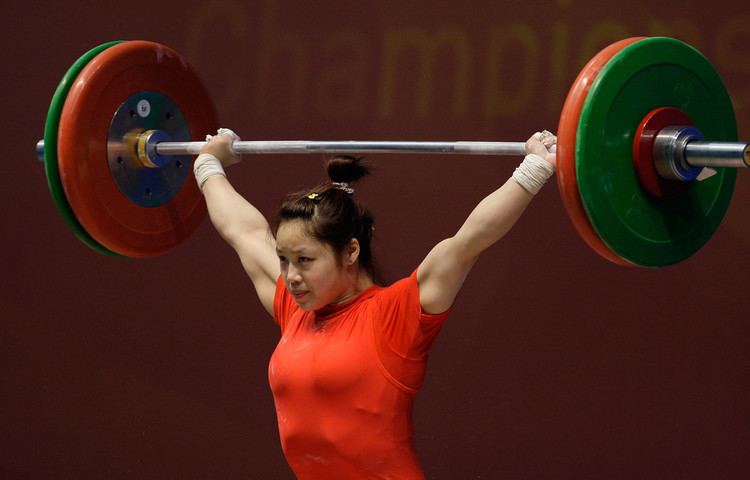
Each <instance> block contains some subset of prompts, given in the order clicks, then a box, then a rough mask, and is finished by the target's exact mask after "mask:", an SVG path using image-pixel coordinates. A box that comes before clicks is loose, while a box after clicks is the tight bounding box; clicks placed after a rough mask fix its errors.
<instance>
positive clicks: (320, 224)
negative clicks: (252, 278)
mask: <svg viewBox="0 0 750 480" xmlns="http://www.w3.org/2000/svg"><path fill="white" fill-rule="evenodd" d="M325 169H326V172H327V173H328V178H329V180H330V181H328V182H324V183H321V184H319V185H318V186H317V187H315V188H313V189H312V190H306V191H301V192H296V193H292V194H291V195H288V196H287V197H286V198H285V199H284V201H283V202H282V204H281V206H280V207H279V211H278V215H277V221H276V226H275V228H274V235H275V234H276V233H277V232H278V230H279V227H280V226H281V224H282V223H284V222H288V221H290V220H302V221H304V222H305V223H306V225H307V228H308V230H309V232H310V234H311V235H312V236H313V237H314V238H315V239H316V240H318V241H320V242H322V243H325V244H327V245H329V246H330V247H331V248H332V249H333V251H334V252H335V253H337V254H341V253H343V252H344V251H345V249H346V247H347V246H348V245H349V242H350V241H351V240H352V239H353V238H356V239H357V241H358V242H359V248H360V252H359V265H360V267H361V268H362V269H364V270H365V271H366V272H367V273H368V274H369V275H370V278H371V279H373V280H377V279H378V277H379V275H378V274H377V271H376V268H375V265H374V260H373V255H372V233H373V230H374V228H373V224H374V221H375V219H374V217H373V215H372V213H371V212H370V210H369V209H367V208H366V207H365V206H364V205H361V204H360V203H359V202H358V201H357V200H356V199H355V198H354V191H353V189H352V186H353V185H354V184H355V183H356V182H357V181H358V180H360V179H361V178H363V177H365V176H367V175H369V174H370V172H371V168H370V167H369V165H367V164H366V163H365V161H364V159H363V158H362V157H351V156H337V157H333V158H331V159H329V160H327V161H326V163H325Z"/></svg>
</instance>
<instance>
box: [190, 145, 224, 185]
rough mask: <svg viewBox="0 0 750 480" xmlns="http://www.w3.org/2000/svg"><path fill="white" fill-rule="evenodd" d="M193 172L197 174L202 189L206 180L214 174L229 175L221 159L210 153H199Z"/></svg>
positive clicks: (197, 180)
mask: <svg viewBox="0 0 750 480" xmlns="http://www.w3.org/2000/svg"><path fill="white" fill-rule="evenodd" d="M193 173H194V174H195V181H196V182H198V188H201V189H202V188H203V184H204V183H206V180H208V177H212V176H214V175H221V176H223V177H226V176H227V174H226V173H224V168H223V167H222V166H221V162H220V161H219V159H218V158H216V157H214V156H213V155H211V154H210V153H201V154H200V155H198V158H196V159H195V162H193Z"/></svg>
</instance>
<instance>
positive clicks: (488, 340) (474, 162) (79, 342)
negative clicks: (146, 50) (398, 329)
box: [0, 0, 750, 479]
mask: <svg viewBox="0 0 750 480" xmlns="http://www.w3.org/2000/svg"><path fill="white" fill-rule="evenodd" d="M747 5H748V4H747V3H746V2H745V1H742V0H734V1H718V2H710V3H706V2H697V1H693V0H688V1H684V2H646V1H632V0H628V1H623V2H618V3H614V2H611V3H610V2H606V4H605V2H595V1H592V0H585V1H584V0H557V1H544V2H521V1H509V2H502V1H494V2H491V1H477V2H436V1H427V0H419V1H413V2H396V1H390V0H386V1H379V2H343V1H338V2H291V1H289V2H285V1H281V0H259V1H256V2H241V1H236V0H220V1H219V0H217V1H211V0H208V1H205V2H195V3H194V4H190V2H176V1H173V2H166V1H165V2H145V1H130V2H111V3H106V2H94V1H84V0H78V1H75V2H52V1H45V2H32V3H29V2H15V3H11V4H9V5H5V6H4V7H3V14H2V15H3V24H4V28H3V29H2V33H1V34H0V35H2V45H3V49H2V50H3V53H2V55H3V75H2V82H3V85H2V97H3V106H4V112H3V115H2V116H1V119H0V121H1V122H2V130H0V131H2V132H3V136H4V139H3V143H4V148H3V161H2V162H0V172H1V173H2V175H1V176H0V178H2V180H3V184H4V185H3V188H2V189H0V208H2V224H1V225H2V227H1V228H2V235H1V236H0V239H1V242H2V243H1V244H0V245H1V246H2V248H1V249H0V252H1V253H0V255H2V259H1V262H0V265H2V270H3V271H2V276H0V278H1V280H0V317H1V318H2V321H0V360H1V363H0V365H1V368H2V382H1V383H0V388H1V389H2V390H0V422H1V423H0V425H2V435H1V436H0V438H1V439H2V440H1V442H2V443H1V444H0V477H2V478H8V479H16V478H18V479H22V478H34V479H36V478H76V479H88V478H91V479H94V478H113V479H116V478H118V479H119V478H196V479H197V478H201V479H203V478H226V479H229V478H263V479H289V478H293V477H292V474H291V472H290V470H289V469H288V467H287V466H286V463H285V461H284V458H283V456H282V453H281V450H280V447H279V442H278V436H277V432H276V425H275V414H274V409H273V400H272V397H271V395H270V392H269V389H268V386H267V381H266V365H267V361H268V358H269V356H270V354H271V352H272V351H273V348H274V346H275V342H276V340H277V338H278V332H277V330H276V328H275V326H274V324H273V323H272V321H271V320H270V319H269V318H267V316H266V314H265V313H264V312H263V311H262V309H261V308H260V306H259V305H258V302H257V300H256V298H255V295H254V291H253V289H252V286H251V285H250V283H249V281H248V280H247V279H246V277H245V275H244V273H243V271H242V269H241V267H240V265H239V263H238V261H237V260H236V258H235V256H234V254H233V252H232V251H231V250H230V249H229V248H228V247H227V246H226V245H225V244H223V243H222V241H221V240H220V239H219V238H218V236H217V235H216V234H215V232H214V231H213V230H212V228H211V226H210V225H209V224H208V222H204V224H203V225H202V226H201V228H200V229H199V230H198V232H197V233H196V234H195V235H194V236H193V237H192V238H191V239H190V240H189V241H188V242H186V243H185V244H184V245H182V246H180V247H178V248H177V249H175V250H174V251H173V252H170V253H169V254H167V255H164V256H161V257H158V258H154V259H150V260H141V261H136V260H116V259H112V258H108V257H104V256H101V255H99V254H97V253H95V252H93V251H91V250H89V249H88V248H87V247H85V246H84V245H83V244H82V243H80V242H79V241H78V240H76V239H75V238H74V236H73V235H72V234H71V233H70V232H69V231H68V230H67V228H66V227H65V225H64V223H63V221H62V220H61V218H60V217H59V215H58V214H57V211H56V210H55V207H54V206H53V203H52V201H51V199H50V195H49V193H48V191H47V186H46V182H45V179H44V172H43V168H42V165H41V164H40V163H38V162H37V161H36V160H35V158H34V144H35V143H36V141H37V140H38V139H39V138H41V136H42V128H43V123H44V118H45V114H46V110H47V108H48V105H49V100H50V98H51V95H52V92H53V91H54V89H55V87H56V85H57V83H58V82H59V80H60V78H61V76H62V74H63V73H64V72H65V71H66V70H67V68H68V67H69V65H70V64H71V63H72V62H73V61H74V60H75V59H76V58H77V57H78V56H79V55H80V54H82V53H83V52H85V51H86V50H88V49H90V48H92V47H93V46H95V45H98V44H100V43H102V42H105V41H108V40H112V39H149V40H154V41H158V42H161V43H164V44H167V45H169V46H171V47H173V48H175V49H177V50H178V51H180V52H182V53H183V54H184V55H185V56H186V58H187V59H188V60H189V62H190V63H192V64H193V66H194V67H195V68H196V69H197V71H199V72H200V74H201V76H202V78H203V79H204V81H205V83H206V85H207V87H208V89H209V91H210V92H211V94H212V96H213V98H214V100H215V104H216V106H217V109H218V110H219V112H220V115H221V120H222V124H223V125H226V126H230V127H232V128H234V129H235V130H236V131H238V132H239V133H240V134H241V135H242V136H243V137H244V138H245V139H269V140H271V139H342V140H345V139H393V140H398V139H407V140H428V139H430V140H459V139H460V140H523V139H525V138H526V137H527V136H528V135H529V134H530V133H531V132H533V131H535V130H539V129H541V128H548V129H551V130H554V129H556V125H557V119H558V116H559V112H560V109H561V106H562V101H563V99H564V97H565V94H566V92H567V89H568V86H569V85H570V83H571V82H572V81H573V79H574V78H575V76H576V74H577V72H578V71H579V69H580V68H581V67H582V66H583V64H584V63H585V61H586V60H587V59H588V58H590V57H591V56H592V55H593V54H594V53H595V52H596V51H597V50H598V49H600V48H602V47H603V46H605V45H607V44H608V43H610V42H612V41H614V40H617V39H620V38H623V37H627V36H631V35H671V36H676V37H678V38H681V39H683V40H686V41H688V42H690V43H692V44H693V45H695V46H696V47H698V48H699V49H700V50H701V51H703V52H704V54H705V55H706V56H707V57H708V58H709V59H711V60H712V62H714V64H715V66H716V68H717V70H718V71H719V72H720V74H721V75H722V76H723V78H724V79H725V82H726V85H727V87H728V89H729V91H730V93H731V95H732V97H733V100H734V104H735V108H736V114H737V121H738V125H739V132H740V138H743V139H745V140H748V139H750V67H749V66H748V65H750V46H748V45H750V29H748V26H749V25H750V7H748V6H747ZM420 42H421V43H420ZM424 42H427V43H424ZM441 42H443V43H441ZM411 44H413V45H415V47H413V48H409V47H406V48H404V49H403V50H400V49H399V47H398V46H399V45H411ZM429 45H433V47H434V48H435V50H434V56H432V57H430V56H429V55H426V56H425V55H422V53H424V52H426V51H428V50H420V48H421V49H424V48H427V49H429V48H430V47H429ZM419 52H422V53H419ZM103 114H107V113H106V112H103ZM110 114H111V113H110ZM321 160H322V158H320V157H305V158H303V157H283V156H275V157H258V158H247V159H246V160H245V161H244V163H243V164H241V165H240V166H237V167H233V168H232V169H231V172H230V176H231V178H232V180H233V181H234V183H235V184H236V185H237V186H238V188H239V189H240V190H241V191H242V192H243V193H244V194H245V195H246V196H247V197H248V198H249V199H251V200H252V201H253V202H254V203H256V204H257V205H258V206H259V207H260V208H261V209H262V210H263V211H265V212H267V213H268V214H269V215H272V213H273V209H274V206H275V205H276V204H277V203H278V201H279V200H280V198H281V197H282V195H283V193H285V192H287V191H290V190H294V189H297V188H301V187H303V186H306V185H311V184H314V183H316V182H317V181H318V180H320V179H321V177H322V174H323V171H322V169H321V168H320V164H321ZM374 160H375V162H376V165H377V173H376V175H375V176H374V177H373V178H371V179H369V180H367V181H366V182H365V183H363V184H362V185H361V186H360V188H359V189H358V192H357V195H358V196H359V197H360V198H361V199H362V200H364V201H366V202H367V203H368V204H369V205H370V206H371V208H372V209H373V210H374V212H375V214H376V216H377V230H376V249H377V254H378V256H379V259H380V263H381V264H382V265H383V267H384V271H385V274H386V277H387V279H388V280H389V281H392V280H394V279H396V278H398V277H400V276H402V275H406V274H408V273H409V272H410V271H411V270H412V269H413V268H414V267H415V266H416V265H417V264H418V263H419V261H420V260H421V259H422V258H423V256H424V255H425V254H426V253H427V252H428V251H429V249H430V248H431V247H432V246H433V245H434V244H435V243H436V242H438V241H439V240H440V239H442V238H444V237H445V236H448V235H451V234H452V233H453V232H454V231H455V230H456V229H457V228H458V226H459V225H460V223H461V222H462V220H463V219H464V218H465V216H466V215H467V214H468V213H469V211H470V210H471V208H473V206H474V205H475V204H476V203H477V202H478V201H479V200H480V199H481V198H482V197H483V196H484V195H486V194H487V193H489V192H490V191H492V190H493V189H494V188H496V187H497V186H499V185H500V184H501V183H502V182H504V181H505V179H506V178H508V176H509V175H510V173H511V172H512V170H513V168H514V167H515V165H516V164H517V162H518V159H509V158H500V159H497V158H483V157H482V158H480V157H462V158H447V157H430V156H417V157H412V156H409V157H398V156H383V157H377V158H375V159H374ZM738 177H739V178H738V181H737V186H736V190H735V196H734V200H733V202H732V205H731V207H730V209H729V211H728V213H727V215H726V217H725V219H724V222H723V223H722V225H721V227H720V228H719V229H718V231H717V232H716V234H715V235H714V237H713V238H712V239H711V241H710V242H709V243H708V244H707V245H706V246H705V247H704V248H703V249H702V250H701V251H699V252H698V253H697V254H696V255H695V256H693V257H692V258H690V259H688V260H687V261H685V262H683V263H681V264H679V265H676V266H673V267H670V268H665V269H658V270H645V269H627V268H623V267H618V266H615V265H613V264H610V263H608V262H607V261H605V260H603V259H601V258H599V257H598V256H597V255H596V254H594V253H593V252H592V251H591V250H589V249H588V248H587V247H586V246H585V244H584V243H583V241H582V240H580V239H579V238H578V236H577V234H576V232H575V231H574V229H573V227H572V225H571V223H570V222H569V220H568V219H567V218H566V215H565V213H564V210H563V208H562V204H561V202H560V200H559V196H558V193H557V191H556V188H555V186H554V185H549V186H548V187H546V188H545V190H544V191H543V192H542V193H541V194H540V195H539V196H538V198H537V199H536V200H535V201H534V202H533V204H532V205H531V207H530V208H529V210H528V211H527V213H526V215H525V216H524V217H523V218H522V220H521V221H520V222H519V223H518V225H517V226H516V228H515V229H514V230H513V231H512V232H511V233H510V234H509V235H508V236H507V237H506V238H504V239H503V240H502V241H501V242H500V243H499V244H498V245H496V246H494V247H493V248H491V249H490V250H489V251H487V252H486V254H484V255H483V256H482V258H481V261H480V263H479V264H478V265H477V266H476V268H475V269H474V271H473V272H472V274H471V276H470V277H469V279H468V280H467V282H466V284H465V287H464V289H463V291H462V293H461V295H460V296H459V298H458V300H457V302H456V305H455V309H454V312H453V314H452V316H451V318H450V320H449V321H448V323H447V324H446V326H445V329H444V331H443V332H442V334H441V337H440V338H439V340H438V342H437V343H436V345H435V348H434V352H433V354H432V357H431V361H430V366H429V371H428V376H427V379H426V383H425V385H424V388H423V390H422V391H421V393H420V396H419V399H418V402H417V406H416V411H415V423H416V432H417V433H416V442H417V446H418V450H419V455H420V457H421V459H422V463H423V465H424V468H425V470H426V472H427V476H428V478H431V479H458V478H484V479H495V478H513V479H569V478H592V479H594V478H596V479H601V478H607V479H634V478H639V479H665V478H673V479H705V478H722V479H740V478H748V477H749V476H750V466H748V463H747V455H748V452H749V451H750V416H749V415H748V411H747V406H748V405H749V404H750V395H748V390H749V387H750V354H749V353H748V345H750V321H748V320H749V318H748V317H749V315H748V305H750V300H748V286H750V253H748V250H750V215H749V214H748V213H747V212H748V209H747V208H746V205H747V201H748V199H750V172H747V171H743V172H740V173H739V176H738Z"/></svg>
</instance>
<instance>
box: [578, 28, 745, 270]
mask: <svg viewBox="0 0 750 480" xmlns="http://www.w3.org/2000/svg"><path fill="white" fill-rule="evenodd" d="M657 107H674V108H677V109H680V110H681V111H682V112H684V113H685V114H687V115H688V116H689V117H690V118H691V119H692V120H693V122H694V125H695V126H696V127H697V128H698V129H700V130H701V131H702V132H703V134H704V135H705V138H706V139H707V140H714V141H736V139H737V126H736V122H735V117H734V110H733V108H732V103H731V100H730V98H729V95H728V94H727V91H726V89H725V87H724V84H723V83H722V81H721V78H720V77H719V75H718V74H717V73H716V71H715V70H714V69H713V67H712V66H711V64H710V63H709V62H708V60H706V58H705V57H703V55H701V53H700V52H698V51H697V50H695V49H694V48H693V47H691V46H689V45H687V44H685V43H683V42H680V41H678V40H675V39H671V38H664V37H655V38H648V39H644V40H641V41H639V42H636V43H634V44H632V45H629V46H627V47H625V48H624V49H622V50H621V51H620V52H618V53H617V54H616V55H615V56H614V57H613V58H612V59H611V60H610V61H609V62H608V63H607V64H606V65H605V66H604V68H603V69H602V71H601V72H600V73H599V75H598V76H597V77H596V80H595V81H594V84H593V85H592V86H591V89H590V91H589V94H588V96H587V98H586V101H585V102H584V105H583V110H582V112H581V117H580V123H579V126H578V139H579V142H578V144H577V145H576V175H577V177H578V185H579V191H580V194H581V199H582V201H583V204H584V208H585V209H586V213H587V214H588V216H589V219H590V220H591V224H592V225H593V227H594V229H595V230H596V232H597V233H598V234H599V236H600V237H601V238H602V240H603V241H604V243H605V244H606V245H607V246H608V247H609V248H611V249H612V251H614V252H615V253H616V254H617V255H619V256H621V257H622V258H623V259H626V260H628V261H630V262H632V263H634V264H636V265H640V266H644V267H660V266H665V265H671V264H674V263H677V262H680V261H682V260H684V259H685V258H687V257H689V256H690V255H692V254H693V253H695V252H696V251H697V250H698V249H700V248H701V247H702V246H703V245H704V244H705V243H706V242H707V241H708V239H709V238H710V237H711V235H713V233H714V231H715V230H716V228H717V227H718V226H719V223H720V222H721V220H722V218H723V216H724V213H725V212H726V209H727V207H728V205H729V200H730V197H731V195H732V190H733V187H734V180H735V176H736V171H735V170H734V169H719V173H718V174H717V175H714V176H713V177H711V178H709V179H707V180H705V181H702V182H693V184H692V185H691V187H690V188H688V189H686V191H685V192H684V193H682V194H680V195H678V196H676V197H673V198H664V199H657V198H654V197H653V196H651V195H649V194H648V193H646V191H645V190H644V189H642V188H641V186H640V185H639V183H638V178H637V175H636V172H635V168H634V166H633V156H632V155H633V154H632V151H633V138H634V135H635V133H636V130H637V129H638V125H639V123H640V122H641V120H642V119H643V118H644V117H645V116H646V115H647V114H648V113H649V112H650V111H651V110H653V109H654V108H657Z"/></svg>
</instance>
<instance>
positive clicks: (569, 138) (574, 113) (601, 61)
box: [556, 37, 645, 266]
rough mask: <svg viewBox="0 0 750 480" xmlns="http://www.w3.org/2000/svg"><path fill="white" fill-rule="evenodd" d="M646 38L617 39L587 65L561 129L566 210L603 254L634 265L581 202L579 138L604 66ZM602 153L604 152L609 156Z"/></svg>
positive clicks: (563, 115) (559, 179) (573, 89)
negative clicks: (583, 116)
mask: <svg viewBox="0 0 750 480" xmlns="http://www.w3.org/2000/svg"><path fill="white" fill-rule="evenodd" d="M643 38H645V37H632V38H626V39H624V40H620V41H619V42H615V43H613V44H611V45H609V46H608V47H606V48H604V49H603V50H601V51H600V52H599V53H597V54H596V55H595V56H594V57H593V58H592V59H591V60H589V62H588V63H587V64H586V65H585V66H584V67H583V69H582V70H581V72H580V73H579V74H578V77H577V78H576V80H575V82H573V86H572V87H571V88H570V91H569V92H568V96H567V98H566V99H565V104H564V105H563V109H562V113H561V114H560V124H559V125H558V128H557V154H556V156H557V186H558V188H559V189H560V196H561V197H562V200H563V205H564V206H565V210H566V211H567V212H568V216H569V217H570V219H571V221H572V222H573V226H575V228H576V231H578V234H579V235H580V236H581V238H583V240H584V241H585V242H586V243H587V244H588V245H589V247H591V248H592V249H593V250H594V251H596V252H597V253H598V254H599V255H601V256H602V257H604V258H606V259H607V260H610V261H611V262H614V263H616V264H618V265H625V266H633V264H632V263H630V262H628V261H627V260H625V259H623V258H621V257H620V256H619V255H617V254H616V253H614V252H613V251H612V250H610V249H609V247H607V246H606V245H605V244H604V242H603V241H602V239H601V238H600V237H599V235H598V234H597V233H596V231H595V230H594V228H593V227H592V226H591V222H590V221H589V217H588V215H587V214H586V210H585V209H584V207H583V203H582V202H581V197H580V195H579V193H578V181H577V180H576V140H577V136H578V134H577V132H578V123H579V120H580V117H581V110H582V109H583V102H584V100H586V95H587V94H588V92H589V89H590V88H591V84H592V83H593V82H594V79H595V78H596V76H597V75H598V74H599V72H600V71H601V69H602V67H603V66H604V65H606V64H607V62H609V60H610V59H611V58H612V57H613V56H614V55H615V54H616V53H617V52H619V51H620V50H622V49H623V48H625V47H627V46H628V45H630V44H631V43H634V42H637V41H639V40H642V39H643ZM606 154H607V153H606V152H602V155H606Z"/></svg>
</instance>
